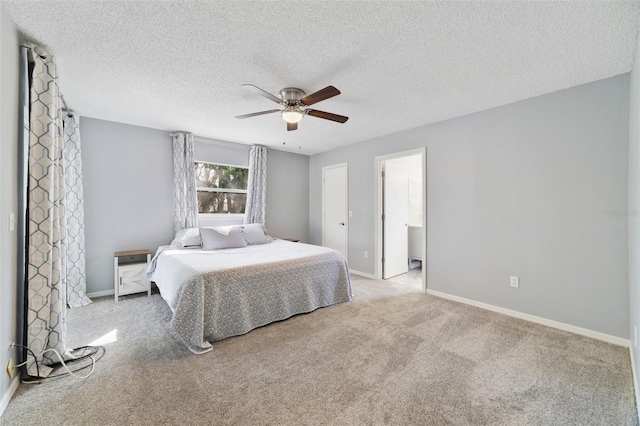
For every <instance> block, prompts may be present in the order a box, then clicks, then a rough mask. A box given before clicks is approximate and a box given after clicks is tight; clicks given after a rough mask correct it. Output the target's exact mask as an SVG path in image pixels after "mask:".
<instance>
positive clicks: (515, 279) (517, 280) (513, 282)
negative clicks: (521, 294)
mask: <svg viewBox="0 0 640 426" xmlns="http://www.w3.org/2000/svg"><path fill="white" fill-rule="evenodd" d="M509 285H511V287H520V278H518V277H511V281H510V282H509Z"/></svg>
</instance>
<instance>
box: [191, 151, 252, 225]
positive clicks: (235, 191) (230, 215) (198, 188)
mask: <svg viewBox="0 0 640 426" xmlns="http://www.w3.org/2000/svg"><path fill="white" fill-rule="evenodd" d="M196 163H202V164H213V165H215V166H223V167H235V168H238V169H246V170H247V176H248V175H249V174H248V172H249V166H239V165H236V164H225V163H216V162H213V161H199V160H194V161H193V168H194V172H195V168H196ZM247 186H249V182H247ZM199 191H206V192H226V193H231V194H248V193H249V190H248V189H230V188H208V187H205V186H197V180H196V199H197V194H198V192H199ZM246 207H247V206H246V205H245V212H246ZM198 217H202V218H223V217H228V218H240V217H244V212H243V213H200V212H199V211H198Z"/></svg>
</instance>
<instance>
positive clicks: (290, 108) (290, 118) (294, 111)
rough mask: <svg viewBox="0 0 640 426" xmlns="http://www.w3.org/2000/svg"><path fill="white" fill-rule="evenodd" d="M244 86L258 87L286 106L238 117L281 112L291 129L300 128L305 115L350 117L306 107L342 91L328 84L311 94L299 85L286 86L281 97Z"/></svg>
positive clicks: (340, 118)
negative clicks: (299, 125)
mask: <svg viewBox="0 0 640 426" xmlns="http://www.w3.org/2000/svg"><path fill="white" fill-rule="evenodd" d="M242 86H243V87H244V86H249V87H253V88H255V89H258V90H259V93H260V94H261V95H262V96H264V97H265V98H267V99H271V100H272V101H273V102H275V103H277V104H280V105H282V106H284V109H270V110H268V111H260V112H253V113H251V114H244V115H237V116H236V118H249V117H255V116H257V115H264V114H273V113H274V112H279V113H280V115H281V116H282V119H283V120H284V121H286V122H287V130H289V131H290V130H296V129H297V128H298V123H299V122H300V120H302V117H304V116H305V115H310V116H312V117H318V118H324V119H325V120H331V121H335V122H337V123H345V122H346V121H347V120H348V119H349V117H345V116H344V115H338V114H332V113H330V112H324V111H318V110H317V109H311V108H305V107H308V106H310V105H313V104H315V103H318V102H320V101H324V100H325V99H329V98H332V97H334V96H337V95H339V94H340V91H339V90H338V89H336V88H335V87H333V86H327V87H325V88H324V89H321V90H318V91H317V92H314V93H312V94H310V95H307V94H306V93H304V91H303V90H301V89H298V88H297V87H285V88H284V89H282V90H281V91H280V96H279V97H278V96H275V95H272V94H271V93H269V92H267V91H266V90H262V89H261V88H259V87H258V86H255V85H253V84H243V85H242Z"/></svg>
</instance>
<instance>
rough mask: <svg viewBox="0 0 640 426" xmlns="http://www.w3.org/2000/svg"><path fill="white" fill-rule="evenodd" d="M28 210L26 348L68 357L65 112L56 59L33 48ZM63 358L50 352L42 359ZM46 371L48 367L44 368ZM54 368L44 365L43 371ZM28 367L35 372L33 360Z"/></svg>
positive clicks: (44, 361)
mask: <svg viewBox="0 0 640 426" xmlns="http://www.w3.org/2000/svg"><path fill="white" fill-rule="evenodd" d="M30 61H31V62H34V69H33V75H32V85H31V90H30V117H29V125H30V129H29V176H28V188H27V191H28V214H27V216H28V217H27V233H28V235H27V272H26V275H27V283H28V289H27V299H28V302H27V305H28V306H27V346H28V347H29V349H31V350H32V351H33V352H34V353H35V354H39V353H41V352H42V351H44V350H45V349H55V350H57V351H58V352H59V353H60V354H61V355H63V356H64V355H66V347H65V336H66V324H65V322H66V309H67V307H66V301H67V297H66V247H65V244H63V237H64V235H65V230H64V225H65V220H64V218H65V211H64V210H65V206H64V157H63V155H62V148H63V144H64V141H63V136H62V117H61V114H62V111H61V108H60V95H59V89H58V76H57V69H56V62H55V59H54V58H53V56H51V55H49V54H46V56H45V57H41V56H40V55H38V54H36V53H35V52H34V49H31V57H30ZM58 361H59V360H58V359H57V357H56V356H55V354H53V353H51V352H49V353H47V354H45V355H44V356H38V362H39V363H43V364H52V363H55V362H58ZM43 370H44V371H43ZM49 370H50V369H48V368H46V367H44V366H42V365H41V367H40V375H41V376H42V375H46V374H48V371H49ZM27 371H28V373H29V374H30V375H32V376H35V375H36V366H35V364H34V363H31V364H28V367H27Z"/></svg>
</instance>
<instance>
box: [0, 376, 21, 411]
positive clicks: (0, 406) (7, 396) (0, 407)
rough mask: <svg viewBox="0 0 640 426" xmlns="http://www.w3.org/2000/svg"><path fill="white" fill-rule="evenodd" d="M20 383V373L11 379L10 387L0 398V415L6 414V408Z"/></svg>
mask: <svg viewBox="0 0 640 426" xmlns="http://www.w3.org/2000/svg"><path fill="white" fill-rule="evenodd" d="M19 384H20V373H19V372H18V374H16V376H15V377H14V378H13V379H12V380H11V385H9V389H7V391H6V392H5V393H4V395H2V399H1V400H0V417H1V416H2V415H3V414H4V410H5V409H6V408H7V405H9V401H11V397H12V396H13V394H14V393H15V392H16V389H18V385H19Z"/></svg>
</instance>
